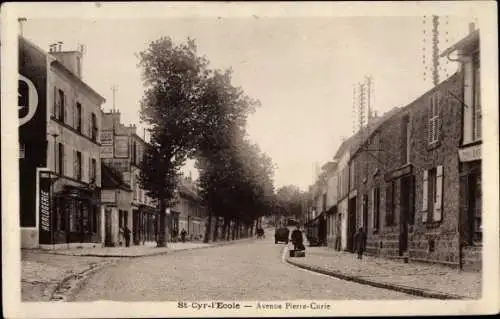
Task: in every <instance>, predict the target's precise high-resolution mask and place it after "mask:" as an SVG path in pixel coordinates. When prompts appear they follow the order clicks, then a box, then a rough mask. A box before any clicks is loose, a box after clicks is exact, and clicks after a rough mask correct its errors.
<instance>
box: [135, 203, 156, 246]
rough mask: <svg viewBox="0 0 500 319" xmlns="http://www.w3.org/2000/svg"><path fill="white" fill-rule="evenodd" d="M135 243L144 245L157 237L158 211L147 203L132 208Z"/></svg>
mask: <svg viewBox="0 0 500 319" xmlns="http://www.w3.org/2000/svg"><path fill="white" fill-rule="evenodd" d="M132 215H133V234H134V245H144V244H145V243H146V242H155V241H156V239H157V235H158V231H157V220H158V212H157V211H156V209H154V208H153V207H150V206H146V205H139V207H136V208H134V209H132Z"/></svg>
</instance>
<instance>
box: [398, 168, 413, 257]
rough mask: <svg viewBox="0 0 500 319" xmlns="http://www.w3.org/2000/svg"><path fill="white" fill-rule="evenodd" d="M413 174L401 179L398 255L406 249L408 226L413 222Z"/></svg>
mask: <svg viewBox="0 0 500 319" xmlns="http://www.w3.org/2000/svg"><path fill="white" fill-rule="evenodd" d="M413 189H414V188H413V176H411V175H410V176H405V177H403V178H402V179H401V192H400V194H401V195H400V196H401V209H400V211H399V256H403V255H404V254H405V253H406V252H407V250H408V228H409V227H408V226H409V224H412V223H413V218H412V217H413V207H412V206H413V196H412V193H413Z"/></svg>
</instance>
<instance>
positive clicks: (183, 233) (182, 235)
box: [181, 228, 187, 243]
mask: <svg viewBox="0 0 500 319" xmlns="http://www.w3.org/2000/svg"><path fill="white" fill-rule="evenodd" d="M186 235H187V231H186V230H185V229H184V228H183V229H182V230H181V240H182V242H183V243H184V242H186Z"/></svg>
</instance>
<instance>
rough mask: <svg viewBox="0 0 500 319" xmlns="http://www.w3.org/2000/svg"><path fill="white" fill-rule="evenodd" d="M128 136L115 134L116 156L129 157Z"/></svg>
mask: <svg viewBox="0 0 500 319" xmlns="http://www.w3.org/2000/svg"><path fill="white" fill-rule="evenodd" d="M128 153H129V152H128V136H115V157H117V158H128Z"/></svg>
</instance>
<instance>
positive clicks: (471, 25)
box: [469, 22, 476, 33]
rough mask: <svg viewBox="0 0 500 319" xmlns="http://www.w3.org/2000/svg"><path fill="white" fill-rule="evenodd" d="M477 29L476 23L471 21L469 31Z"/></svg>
mask: <svg viewBox="0 0 500 319" xmlns="http://www.w3.org/2000/svg"><path fill="white" fill-rule="evenodd" d="M475 29H476V25H475V24H474V22H471V23H469V33H472V32H474V30H475Z"/></svg>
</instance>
